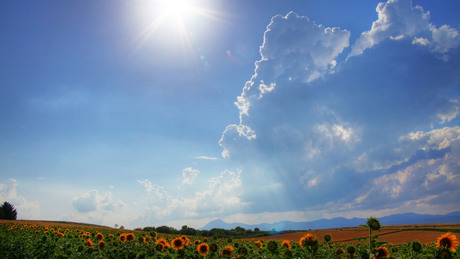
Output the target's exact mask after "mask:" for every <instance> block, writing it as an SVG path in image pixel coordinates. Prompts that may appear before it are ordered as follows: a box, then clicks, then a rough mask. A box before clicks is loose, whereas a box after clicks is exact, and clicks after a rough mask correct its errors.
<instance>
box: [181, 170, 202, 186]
mask: <svg viewBox="0 0 460 259" xmlns="http://www.w3.org/2000/svg"><path fill="white" fill-rule="evenodd" d="M198 174H200V171H198V170H196V169H192V168H191V167H187V168H184V169H183V170H182V176H183V177H184V180H183V181H182V184H192V183H193V180H195V177H197V175H198Z"/></svg>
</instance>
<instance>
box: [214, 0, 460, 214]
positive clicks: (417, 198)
mask: <svg viewBox="0 0 460 259" xmlns="http://www.w3.org/2000/svg"><path fill="white" fill-rule="evenodd" d="M377 12H378V13H379V17H378V19H377V20H376V21H375V22H374V23H373V25H372V28H371V30H370V31H368V32H365V33H363V34H362V35H361V37H360V38H358V39H357V41H356V42H355V43H354V44H353V46H352V47H351V52H350V55H351V56H354V57H353V58H349V59H347V60H345V61H340V60H341V59H340V58H339V57H338V56H339V55H340V53H342V52H343V51H344V50H345V49H346V48H347V47H348V45H349V42H348V41H349V35H350V33H349V32H348V31H347V30H344V29H340V28H324V27H323V26H322V25H318V24H317V23H315V22H313V21H311V20H310V19H309V18H307V17H303V16H298V15H296V14H295V13H292V12H291V13H289V14H287V15H286V16H275V17H273V19H272V21H271V23H270V24H269V26H268V27H267V31H266V32H265V34H264V39H263V44H262V46H261V47H260V54H261V59H260V60H259V61H257V62H256V63H255V73H254V75H253V76H252V77H251V79H250V80H249V81H248V82H246V84H245V85H244V87H243V90H242V93H241V95H240V96H238V97H237V102H236V103H235V104H236V107H237V109H238V110H239V115H240V123H239V124H230V125H228V126H227V127H226V129H225V131H224V132H223V133H222V137H221V139H220V141H219V144H220V146H221V147H222V150H223V151H222V156H223V157H224V158H227V159H231V160H233V161H236V162H239V163H240V165H241V166H242V168H243V169H244V170H245V172H247V173H245V174H244V177H243V179H242V180H243V181H245V182H251V183H253V184H252V188H251V190H248V191H247V192H245V193H244V194H243V195H242V196H241V200H242V201H243V202H247V203H250V207H251V211H252V212H264V211H272V212H273V211H280V210H285V211H289V210H294V209H298V208H299V207H301V208H304V209H311V208H313V207H314V208H318V206H320V207H321V206H323V207H324V206H328V207H330V208H333V207H334V208H338V207H340V206H343V207H344V208H345V207H346V208H347V209H348V210H352V209H354V210H357V211H358V210H359V211H366V210H369V209H371V208H372V209H379V210H380V211H388V209H389V208H390V207H392V206H397V205H398V206H399V205H403V204H405V205H406V206H407V207H411V208H414V210H416V209H417V208H420V206H421V205H420V204H421V203H420V202H421V201H422V200H424V201H430V205H431V207H430V208H431V211H435V210H433V208H435V206H437V205H436V204H435V203H436V202H439V199H441V197H443V196H444V197H446V200H445V204H449V206H448V207H450V208H452V207H455V205H460V204H458V201H455V200H454V198H453V197H455V196H453V195H457V194H458V190H459V189H460V188H459V187H460V183H459V182H458V172H459V170H458V168H457V167H458V165H457V164H455V162H454V161H456V160H457V161H458V158H457V155H458V150H457V145H458V144H457V142H458V140H457V138H458V136H459V133H458V129H457V125H458V122H459V118H458V110H459V105H458V103H459V96H456V95H455V94H452V93H456V92H457V91H458V85H459V80H458V74H459V72H460V64H459V63H458V60H460V55H459V51H458V48H457V46H458V43H456V42H457V36H456V35H457V34H456V32H457V30H456V29H453V28H451V27H449V26H447V25H445V26H441V27H436V26H434V25H432V24H431V23H430V19H429V18H430V16H429V12H425V11H424V10H423V8H422V7H418V6H417V7H414V6H412V3H411V1H408V0H405V1H403V0H401V1H396V0H390V1H388V2H385V3H380V4H379V5H378V7H377ZM437 30H442V31H443V32H442V34H443V36H442V37H443V39H444V40H445V41H446V42H444V43H441V42H440V41H439V40H438V36H436V33H440V32H437ZM439 37H441V36H439ZM443 44H444V45H443ZM364 50H366V51H364ZM441 54H442V56H443V57H444V58H439V57H440V55H441ZM445 57H450V58H445ZM441 126H442V127H443V128H440V127H441ZM427 129H430V130H427ZM419 130H423V131H419ZM268 179H274V180H273V182H270V180H268ZM440 186H444V189H442V188H440ZM412 190H414V191H413V192H411V191H412ZM267 197H271V198H267ZM273 197H277V198H276V199H274V198H273ZM267 200H270V202H267ZM409 204H410V206H409ZM424 206H425V207H423V208H424V209H426V210H429V208H428V206H426V205H424ZM318 210H320V209H318ZM342 212H343V210H342Z"/></svg>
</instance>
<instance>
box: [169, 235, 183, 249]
mask: <svg viewBox="0 0 460 259" xmlns="http://www.w3.org/2000/svg"><path fill="white" fill-rule="evenodd" d="M171 246H172V247H174V249H176V250H179V249H181V248H183V247H184V240H182V239H181V238H174V239H173V240H172V241H171Z"/></svg>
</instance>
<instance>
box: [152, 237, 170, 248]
mask: <svg viewBox="0 0 460 259" xmlns="http://www.w3.org/2000/svg"><path fill="white" fill-rule="evenodd" d="M160 243H161V244H162V245H163V246H164V245H166V244H168V241H167V240H166V239H164V238H160V239H158V240H157V241H156V242H155V244H160Z"/></svg>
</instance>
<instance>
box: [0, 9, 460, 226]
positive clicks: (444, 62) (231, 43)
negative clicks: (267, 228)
mask: <svg viewBox="0 0 460 259" xmlns="http://www.w3.org/2000/svg"><path fill="white" fill-rule="evenodd" d="M168 3H169V4H168ZM459 8H460V2H459V1H455V0H442V1H421V0H412V1H411V0H388V1H367V0H358V1H339V0H322V1H317V0H308V1H303V0H287V1H274V0H273V1H272V0H269V1H262V0H254V1H246V0H189V1H181V0H174V1H173V0H170V1H166V0H133V1H121V0H114V1H89V0H82V1H47V2H37V1H32V0H26V1H20V2H17V1H3V2H1V3H0V33H1V35H4V37H2V38H0V107H1V108H0V141H1V142H0V143H1V144H0V201H2V202H3V201H9V202H11V203H12V204H13V205H14V206H15V207H16V208H17V210H18V219H37V220H39V219H43V220H65V221H77V222H87V223H93V224H101V225H107V226H114V225H115V224H118V225H123V226H125V227H127V228H136V227H144V226H161V225H168V226H173V227H176V228H180V227H181V226H182V225H187V226H189V227H193V228H200V227H202V226H204V225H205V224H206V223H208V222H210V221H211V220H214V219H222V220H224V221H226V222H240V223H245V224H258V223H273V222H279V221H297V222H304V221H312V220H316V219H321V218H332V217H345V218H352V217H363V215H366V216H365V217H367V216H375V217H382V216H386V215H391V214H398V213H405V212H414V213H418V214H436V215H440V214H447V213H449V212H453V211H458V208H460V200H459V199H458V197H460V163H459V161H460V119H459V116H458V115H459V111H460V80H459V79H460V63H459V62H460V48H459V46H460V35H459V30H460V20H459V19H458V17H457V16H458V11H457V10H460V9H459Z"/></svg>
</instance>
